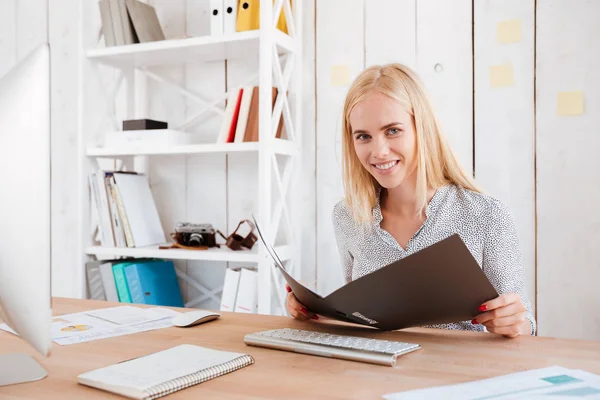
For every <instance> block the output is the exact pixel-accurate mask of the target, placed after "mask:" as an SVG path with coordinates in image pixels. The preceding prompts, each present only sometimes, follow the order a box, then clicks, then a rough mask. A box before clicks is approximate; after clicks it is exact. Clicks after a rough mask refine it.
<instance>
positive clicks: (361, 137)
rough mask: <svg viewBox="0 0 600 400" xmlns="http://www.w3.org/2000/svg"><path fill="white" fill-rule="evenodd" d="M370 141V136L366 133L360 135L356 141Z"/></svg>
mask: <svg viewBox="0 0 600 400" xmlns="http://www.w3.org/2000/svg"><path fill="white" fill-rule="evenodd" d="M368 139H369V135H367V134H366V133H361V134H360V135H358V136H356V140H363V141H364V140H368Z"/></svg>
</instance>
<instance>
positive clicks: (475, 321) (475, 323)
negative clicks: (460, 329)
mask: <svg viewBox="0 0 600 400" xmlns="http://www.w3.org/2000/svg"><path fill="white" fill-rule="evenodd" d="M471 323H472V324H473V325H477V324H479V322H477V319H474V320H473V321H471Z"/></svg>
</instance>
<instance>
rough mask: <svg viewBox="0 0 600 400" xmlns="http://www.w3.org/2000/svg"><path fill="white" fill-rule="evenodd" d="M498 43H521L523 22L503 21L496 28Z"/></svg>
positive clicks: (515, 20) (516, 20)
mask: <svg viewBox="0 0 600 400" xmlns="http://www.w3.org/2000/svg"><path fill="white" fill-rule="evenodd" d="M496 35H497V38H498V43H518V42H520V41H521V20H520V19H513V20H510V21H502V22H499V23H498V26H497V27H496Z"/></svg>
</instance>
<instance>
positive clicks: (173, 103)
mask: <svg viewBox="0 0 600 400" xmlns="http://www.w3.org/2000/svg"><path fill="white" fill-rule="evenodd" d="M149 4H151V5H152V6H153V7H154V8H155V9H156V13H157V15H158V20H159V21H160V24H161V26H162V29H163V32H164V34H165V37H166V38H167V39H169V38H175V37H182V36H184V35H185V12H186V3H185V0H169V1H165V0H153V1H150V2H149ZM156 72H157V73H158V74H160V75H161V76H162V75H165V76H166V77H168V78H169V80H171V81H173V82H178V83H180V84H181V83H183V82H185V67H183V66H175V67H172V68H167V67H165V68H157V69H156ZM147 93H148V113H149V115H148V116H147V118H151V119H157V120H160V121H167V122H168V123H169V126H174V125H176V124H178V123H180V122H182V121H184V120H185V112H186V99H185V98H184V97H183V96H182V95H181V94H179V93H178V92H177V91H175V90H173V89H172V88H169V87H166V86H165V85H163V84H161V83H158V82H154V81H152V80H148V90H147ZM186 158H187V156H153V157H152V158H151V160H150V182H151V187H152V193H153V196H154V200H155V202H156V205H157V208H158V210H159V215H160V219H161V222H162V225H163V229H164V231H165V234H166V235H168V234H169V232H173V231H174V229H175V225H176V224H177V223H178V222H180V221H181V222H182V221H186V220H187V214H186V200H187V199H186V183H187V172H188V171H187V169H186ZM174 264H175V266H176V268H177V269H179V270H180V271H182V272H184V273H187V271H188V269H187V262H186V261H185V260H175V261H174ZM179 284H180V286H181V291H182V295H183V297H184V300H187V299H188V293H187V292H188V287H187V284H186V283H185V282H183V281H182V280H180V281H179Z"/></svg>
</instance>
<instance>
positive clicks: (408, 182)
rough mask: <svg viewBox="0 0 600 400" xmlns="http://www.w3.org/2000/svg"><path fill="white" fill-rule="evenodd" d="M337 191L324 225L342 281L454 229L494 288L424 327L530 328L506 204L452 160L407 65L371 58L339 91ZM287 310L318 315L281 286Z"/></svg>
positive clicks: (507, 332)
mask: <svg viewBox="0 0 600 400" xmlns="http://www.w3.org/2000/svg"><path fill="white" fill-rule="evenodd" d="M342 135H343V136H342V146H343V148H342V153H343V178H344V190H345V199H344V200H342V201H340V202H339V203H338V204H337V205H336V206H335V207H334V210H333V224H334V227H335V233H336V238H337V244H338V249H339V252H340V255H341V258H342V262H343V274H344V278H345V280H346V282H350V281H352V280H353V279H358V278H360V277H361V276H364V275H366V274H368V273H370V272H373V271H375V270H377V269H378V268H381V267H383V266H385V265H388V264H390V263H392V262H394V261H396V260H398V259H401V258H404V257H406V256H407V255H409V254H412V253H415V252H417V251H419V250H421V249H424V248H425V247H427V246H430V245H432V244H434V243H436V242H438V241H440V240H442V239H444V238H446V237H448V236H450V235H451V234H454V233H458V234H459V235H460V237H461V239H462V240H463V241H464V242H465V244H466V245H467V247H468V248H469V250H470V251H471V254H472V255H473V256H474V257H475V259H476V260H477V262H478V263H479V265H480V266H481V268H482V270H483V272H484V273H485V275H486V276H487V277H488V279H489V280H490V282H491V283H492V285H493V286H494V287H495V288H496V290H497V292H498V293H499V294H500V295H499V297H497V298H495V299H492V300H490V301H488V302H486V303H484V304H482V305H481V306H480V308H479V311H480V312H481V313H480V314H479V315H478V316H477V317H476V318H475V319H473V320H472V321H462V322H456V323H451V324H443V325H435V326H432V327H436V328H446V329H463V330H474V331H485V330H487V331H488V332H492V333H496V334H500V335H504V336H506V337H516V336H519V335H534V334H535V331H536V323H535V320H534V318H533V315H532V312H531V304H530V302H529V301H528V299H527V296H526V293H525V288H524V283H525V279H524V273H523V267H522V264H521V256H520V249H519V242H518V237H517V232H516V228H515V225H514V222H513V218H512V215H511V212H510V210H509V209H508V208H507V207H506V206H505V205H504V204H503V203H501V202H500V201H499V200H497V199H495V198H493V197H490V196H489V195H486V194H483V193H482V192H481V191H480V190H479V189H478V188H477V186H476V184H475V182H474V181H473V179H472V178H471V177H470V176H469V175H468V174H466V173H465V172H464V171H463V170H462V169H461V167H460V166H459V164H458V162H457V160H456V157H455V156H454V154H453V152H452V150H451V148H450V146H449V145H448V142H447V140H446V138H445V137H444V135H443V134H442V130H441V127H440V123H439V121H438V120H437V118H436V116H435V113H434V111H433V109H432V107H431V104H430V102H429V100H428V98H427V95H426V93H425V90H424V88H423V86H422V84H421V83H420V80H419V79H418V78H417V76H416V75H415V73H414V72H413V71H411V70H410V69H409V68H407V67H405V66H403V65H400V64H389V65H384V66H373V67H370V68H367V69H366V70H365V71H363V72H362V73H361V74H360V75H359V76H358V77H357V78H356V80H355V81H354V82H353V84H352V86H351V87H350V89H349V91H348V95H347V96H346V101H345V104H344V115H343V132H342ZM287 290H288V292H289V293H288V296H287V302H286V306H287V310H288V312H289V313H290V315H292V316H293V317H295V318H299V319H308V318H313V319H318V316H317V315H315V314H313V313H311V312H310V310H307V309H306V308H305V307H304V306H303V305H302V304H300V303H299V302H298V300H297V299H296V297H295V296H294V294H293V293H292V292H290V288H289V287H287Z"/></svg>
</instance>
